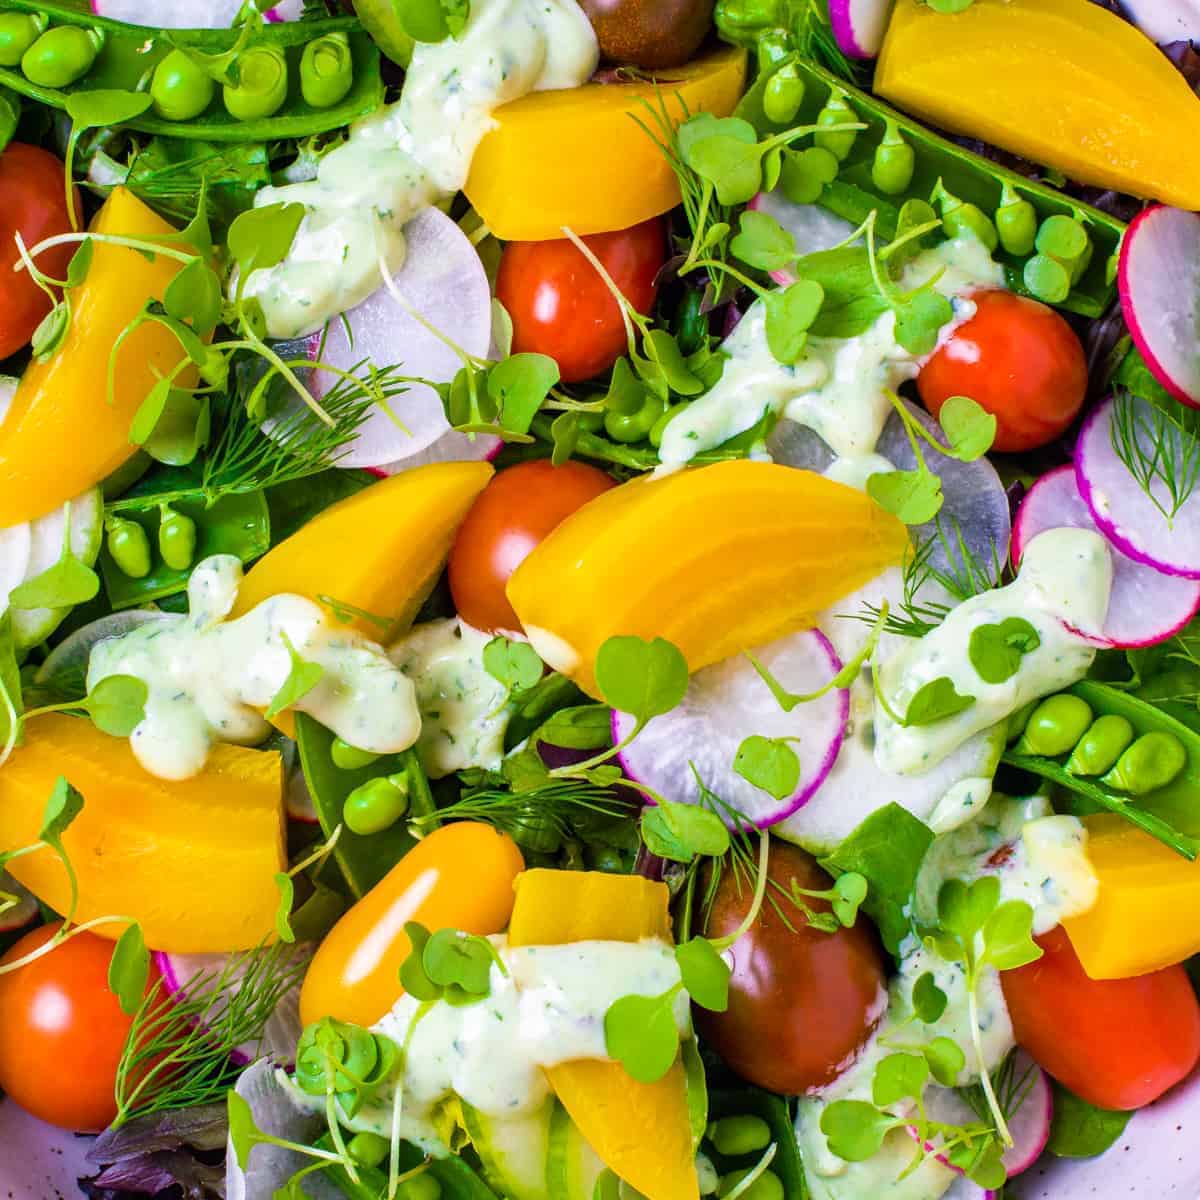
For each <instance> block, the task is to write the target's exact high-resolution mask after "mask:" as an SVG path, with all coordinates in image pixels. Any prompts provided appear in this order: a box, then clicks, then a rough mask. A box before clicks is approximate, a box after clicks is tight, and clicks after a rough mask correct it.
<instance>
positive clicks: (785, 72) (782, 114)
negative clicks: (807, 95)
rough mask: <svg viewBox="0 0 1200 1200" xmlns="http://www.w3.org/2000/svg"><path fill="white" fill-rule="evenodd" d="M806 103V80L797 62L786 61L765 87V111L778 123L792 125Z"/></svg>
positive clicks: (763, 100)
mask: <svg viewBox="0 0 1200 1200" xmlns="http://www.w3.org/2000/svg"><path fill="white" fill-rule="evenodd" d="M803 103H804V80H803V79H802V78H801V77H800V72H799V70H798V69H797V67H796V64H795V63H784V65H783V66H782V67H780V68H779V70H778V71H776V72H775V74H774V75H772V76H771V78H770V79H768V80H767V86H766V87H765V88H764V89H763V99H762V105H763V113H764V114H765V115H766V118H767V120H768V121H773V122H774V123H775V124H776V125H790V124H791V122H792V121H793V120H794V119H795V116H796V114H797V113H798V112H799V111H800V105H801V104H803Z"/></svg>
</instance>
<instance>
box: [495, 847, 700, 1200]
mask: <svg viewBox="0 0 1200 1200" xmlns="http://www.w3.org/2000/svg"><path fill="white" fill-rule="evenodd" d="M668 899H669V896H668V892H667V888H666V885H665V884H661V883H652V882H651V881H650V880H648V879H642V878H640V877H639V876H636V875H607V874H604V873H602V872H599V871H547V870H540V869H539V870H535V871H526V872H525V873H524V874H523V875H521V876H519V877H518V879H517V902H516V905H515V907H514V908H513V915H512V921H511V923H510V924H509V927H508V940H509V944H510V945H513V946H554V945H562V944H564V943H566V942H582V941H590V940H602V941H611V942H637V941H640V940H641V939H642V938H648V937H658V938H662V939H664V940H665V941H668V942H669V941H670V940H671V918H670V916H669V914H668V911H667V901H668ZM546 1075H547V1077H548V1078H549V1080H550V1086H551V1087H552V1088H553V1089H554V1092H555V1094H556V1095H557V1096H558V1098H559V1100H560V1101H561V1102H562V1106H563V1108H565V1109H566V1110H567V1113H568V1114H569V1115H570V1117H571V1120H572V1121H574V1122H575V1124H576V1126H578V1128H579V1132H580V1134H581V1135H582V1136H583V1138H584V1140H585V1141H586V1142H587V1143H588V1144H589V1145H590V1146H591V1147H592V1148H593V1149H594V1150H595V1151H596V1153H597V1155H599V1157H600V1159H601V1161H602V1162H603V1163H604V1165H605V1166H606V1167H608V1168H610V1169H611V1170H612V1171H615V1172H616V1174H617V1175H618V1176H619V1177H620V1178H621V1179H623V1180H625V1182H626V1183H628V1184H629V1185H630V1186H631V1187H634V1188H636V1189H637V1190H638V1191H639V1192H640V1193H641V1194H642V1195H643V1196H645V1197H647V1200H696V1196H697V1195H698V1194H699V1185H698V1181H697V1178H696V1160H695V1147H694V1146H693V1145H692V1130H691V1119H690V1117H689V1115H688V1101H687V1079H686V1077H685V1073H684V1068H683V1064H682V1063H681V1062H680V1061H679V1060H678V1059H676V1061H675V1064H674V1066H672V1067H671V1069H670V1071H668V1072H667V1074H666V1075H664V1076H663V1077H662V1079H660V1080H658V1081H657V1082H656V1083H639V1082H638V1081H637V1080H635V1079H633V1078H631V1077H630V1075H629V1073H628V1072H627V1071H626V1070H625V1068H624V1067H623V1066H621V1064H620V1063H615V1062H607V1061H602V1060H600V1059H580V1060H579V1061H578V1062H570V1063H563V1064H562V1065H561V1066H557V1067H550V1068H548V1069H547V1071H546Z"/></svg>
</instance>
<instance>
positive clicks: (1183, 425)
mask: <svg viewBox="0 0 1200 1200" xmlns="http://www.w3.org/2000/svg"><path fill="white" fill-rule="evenodd" d="M1110 436H1111V440H1112V448H1113V452H1114V453H1115V454H1116V456H1117V457H1118V458H1119V459H1120V460H1121V462H1122V463H1124V465H1125V469H1126V470H1127V471H1128V472H1129V474H1130V475H1131V476H1132V477H1133V479H1134V481H1135V482H1136V483H1137V485H1138V486H1139V487H1140V488H1141V489H1142V491H1143V492H1145V493H1146V495H1147V496H1148V497H1149V498H1150V501H1151V503H1152V504H1153V505H1154V507H1155V508H1157V509H1158V511H1159V512H1160V513H1162V515H1163V517H1164V518H1165V519H1166V520H1167V521H1168V522H1171V521H1173V520H1174V519H1175V517H1176V516H1177V515H1178V514H1179V510H1180V509H1181V508H1182V507H1183V506H1184V505H1185V504H1186V503H1187V502H1188V500H1189V499H1190V498H1191V497H1192V495H1193V493H1194V492H1195V490H1196V485H1197V484H1198V483H1200V413H1197V412H1196V411H1195V410H1193V409H1190V408H1185V407H1184V406H1183V405H1182V404H1176V403H1174V402H1172V403H1171V405H1170V406H1169V407H1166V406H1160V405H1159V404H1156V403H1155V402H1154V401H1153V400H1147V399H1143V398H1141V397H1138V396H1135V395H1133V394H1132V393H1131V392H1128V391H1118V392H1117V393H1116V394H1115V396H1114V397H1113V408H1112V423H1111V426H1110Z"/></svg>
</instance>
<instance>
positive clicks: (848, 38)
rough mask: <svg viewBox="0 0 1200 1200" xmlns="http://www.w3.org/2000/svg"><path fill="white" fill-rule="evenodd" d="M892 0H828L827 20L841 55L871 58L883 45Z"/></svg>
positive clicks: (890, 13)
mask: <svg viewBox="0 0 1200 1200" xmlns="http://www.w3.org/2000/svg"><path fill="white" fill-rule="evenodd" d="M892 2H893V0H829V23H830V25H831V26H832V27H833V36H834V37H835V38H836V39H837V44H838V45H839V46H840V47H841V49H842V52H843V53H844V54H848V55H849V56H850V57H851V58H874V57H875V56H876V55H877V54H878V53H879V50H880V48H881V47H882V46H883V35H884V34H885V33H886V32H887V26H888V19H889V18H890V17H891V15H892Z"/></svg>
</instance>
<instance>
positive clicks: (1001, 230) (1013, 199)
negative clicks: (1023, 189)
mask: <svg viewBox="0 0 1200 1200" xmlns="http://www.w3.org/2000/svg"><path fill="white" fill-rule="evenodd" d="M1037 227H1038V219H1037V209H1035V208H1034V207H1033V205H1032V204H1030V203H1029V201H1028V200H1025V199H1023V198H1022V197H1021V196H1018V195H1017V193H1016V192H1014V191H1013V189H1012V187H1011V186H1010V185H1009V184H1007V183H1006V184H1005V185H1004V190H1003V191H1002V192H1001V194H1000V207H999V208H998V209H996V233H997V234H999V236H1000V245H1002V246H1003V247H1004V249H1005V250H1006V251H1007V252H1008V253H1009V254H1013V255H1016V256H1017V257H1024V256H1025V255H1026V254H1029V253H1031V252H1032V250H1033V245H1034V239H1035V238H1036V237H1037Z"/></svg>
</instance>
